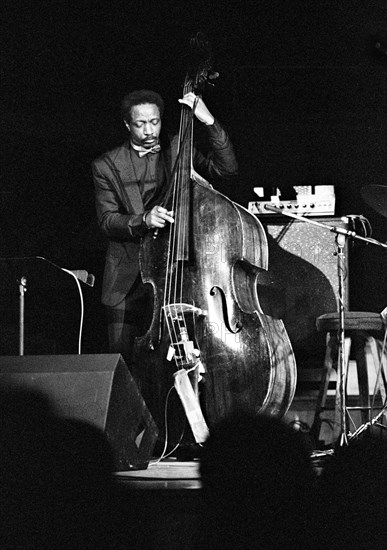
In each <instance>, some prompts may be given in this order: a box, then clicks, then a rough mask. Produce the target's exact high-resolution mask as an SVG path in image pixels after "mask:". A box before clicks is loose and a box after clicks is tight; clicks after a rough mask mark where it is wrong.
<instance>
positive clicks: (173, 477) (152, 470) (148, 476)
mask: <svg viewBox="0 0 387 550" xmlns="http://www.w3.org/2000/svg"><path fill="white" fill-rule="evenodd" d="M332 455H333V451H332V450H327V451H314V452H313V453H312V454H311V461H312V465H313V468H314V469H315V471H316V473H317V475H319V474H320V473H321V471H322V469H323V467H324V464H325V462H326V461H327V460H329V457H331V456H332ZM115 478H116V480H117V481H118V482H119V483H121V484H124V485H128V486H130V488H132V489H151V490H153V489H161V490H163V489H173V490H176V489H177V490H186V489H201V487H202V483H201V479H200V461H199V460H191V461H178V460H176V459H174V458H167V459H164V460H161V461H158V460H157V459H154V460H151V461H150V462H149V465H148V468H147V469H146V470H130V471H127V472H116V473H115Z"/></svg>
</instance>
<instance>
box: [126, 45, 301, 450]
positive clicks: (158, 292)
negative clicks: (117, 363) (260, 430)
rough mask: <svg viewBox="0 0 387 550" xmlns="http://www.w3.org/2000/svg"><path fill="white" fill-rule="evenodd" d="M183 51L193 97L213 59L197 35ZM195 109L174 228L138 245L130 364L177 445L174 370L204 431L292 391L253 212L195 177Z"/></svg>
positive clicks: (183, 146)
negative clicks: (145, 300)
mask: <svg viewBox="0 0 387 550" xmlns="http://www.w3.org/2000/svg"><path fill="white" fill-rule="evenodd" d="M191 46H192V47H194V48H195V49H196V51H199V52H200V54H201V55H200V61H199V62H195V67H194V68H192V67H191V68H189V69H188V71H187V75H186V78H185V81H184V94H185V93H188V92H190V91H193V92H194V93H195V95H196V96H197V97H199V96H200V95H201V92H202V89H203V86H204V84H205V83H206V82H207V80H208V79H209V78H211V76H212V74H213V73H212V72H211V71H212V69H211V55H210V54H209V53H208V51H209V50H208V43H206V42H204V41H203V40H202V39H201V36H200V35H198V36H196V37H195V38H194V39H192V40H191ZM203 52H204V54H205V55H203ZM194 109H195V104H194V106H193V108H192V109H191V108H190V107H187V106H186V105H184V104H183V105H182V109H181V115H180V130H179V146H178V151H177V157H176V161H175V164H174V168H173V170H172V175H171V180H170V182H169V185H168V187H167V192H166V193H165V196H164V199H163V204H162V205H163V206H164V207H165V208H167V209H168V211H173V212H174V218H175V223H173V224H170V225H169V226H168V227H165V228H163V229H159V230H157V231H153V232H149V233H148V234H147V235H145V236H144V237H143V239H142V243H141V250H140V269H141V275H142V279H143V282H144V283H148V284H150V285H152V287H153V296H154V299H153V316H152V321H151V323H150V326H149V328H148V330H147V331H146V333H145V334H144V335H143V336H141V337H139V338H137V339H136V341H135V345H134V361H133V365H131V369H132V372H133V374H134V377H135V379H136V381H137V383H138V385H139V388H140V391H141V393H142V395H143V397H144V400H145V402H146V403H147V406H148V408H149V410H150V412H151V414H152V416H153V418H154V420H155V422H156V424H157V426H158V428H159V431H160V436H159V437H160V438H161V440H162V441H164V443H165V444H167V442H168V444H170V445H172V446H175V447H176V446H178V445H179V443H180V442H181V441H182V438H183V433H184V430H185V429H186V428H187V414H186V410H185V409H184V407H183V404H182V403H181V400H180V399H179V396H178V395H177V394H176V391H175V385H174V380H175V376H176V373H181V372H183V373H184V371H185V372H186V373H187V375H188V377H189V381H190V383H191V385H192V389H193V390H194V394H195V396H197V399H198V403H199V404H200V409H201V411H202V413H203V417H204V419H205V422H206V424H207V425H208V427H209V430H210V431H211V426H214V425H215V424H216V423H217V422H218V421H219V420H221V419H222V418H223V417H225V416H227V415H230V414H232V412H233V411H236V410H238V409H239V410H240V409H243V410H248V411H253V412H254V413H256V414H260V413H265V414H269V415H273V416H276V417H281V416H283V415H284V414H285V413H286V411H287V410H288V408H289V406H290V404H291V402H292V399H293V396H294V391H295V385H296V365H295V359H294V354H293V350H292V347H291V344H290V341H289V338H288V335H287V333H286V330H285V327H284V325H283V322H282V321H281V320H280V319H274V318H272V317H270V316H268V315H266V314H264V312H263V311H262V308H261V305H260V300H259V295H258V284H257V279H258V276H259V273H260V272H261V271H262V270H267V269H268V246H267V238H266V234H265V232H264V229H263V227H262V225H261V223H260V222H259V220H258V219H257V218H256V217H255V216H254V215H252V214H251V213H250V212H249V211H248V210H247V209H245V208H244V207H242V206H240V205H238V204H236V203H235V202H233V201H232V200H230V199H229V198H227V197H226V196H225V195H223V194H222V193H220V192H219V191H217V190H215V189H214V188H213V187H212V185H211V184H210V182H208V181H206V180H205V179H203V178H202V177H201V176H200V175H199V174H197V173H196V172H195V169H194V166H193V163H192V158H193V128H194V126H193V115H194ZM191 427H192V425H191ZM186 432H187V430H186ZM191 435H192V432H191Z"/></svg>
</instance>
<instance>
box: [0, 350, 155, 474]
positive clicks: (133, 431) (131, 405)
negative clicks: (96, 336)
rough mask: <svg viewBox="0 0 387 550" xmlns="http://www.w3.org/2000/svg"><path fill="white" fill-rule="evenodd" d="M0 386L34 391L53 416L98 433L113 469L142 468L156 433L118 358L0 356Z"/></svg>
mask: <svg viewBox="0 0 387 550" xmlns="http://www.w3.org/2000/svg"><path fill="white" fill-rule="evenodd" d="M0 384H1V386H3V387H6V386H7V385H12V386H17V387H21V388H23V389H31V390H34V391H36V390H38V391H40V392H42V393H44V394H45V395H47V396H48V397H49V398H50V400H51V401H52V402H53V405H54V407H55V409H56V411H57V412H58V414H60V415H62V416H65V417H68V418H73V419H77V420H83V421H86V422H89V423H91V424H93V425H95V426H97V427H98V428H100V429H101V430H103V432H104V433H105V435H106V437H107V439H108V441H109V443H110V445H111V447H112V450H113V454H114V460H115V467H116V470H117V471H127V470H130V469H145V468H147V466H148V463H149V459H150V458H151V456H152V452H153V449H154V445H155V443H156V439H157V435H158V430H157V427H156V424H155V422H154V420H153V418H152V416H151V414H150V412H149V410H148V409H147V407H146V404H145V402H144V400H143V398H142V397H141V395H140V392H139V390H138V388H137V385H136V383H135V381H134V379H133V378H132V376H131V374H130V371H129V369H128V367H127V365H126V363H125V361H124V360H123V358H122V357H121V355H119V354H100V355H30V356H18V357H14V356H2V357H0Z"/></svg>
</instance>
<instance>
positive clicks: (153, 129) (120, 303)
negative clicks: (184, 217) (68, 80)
mask: <svg viewBox="0 0 387 550" xmlns="http://www.w3.org/2000/svg"><path fill="white" fill-rule="evenodd" d="M179 102H180V103H182V104H185V105H187V106H188V107H190V108H191V109H194V114H195V116H196V119H197V120H199V121H200V123H201V124H202V125H203V126H204V128H205V131H206V133H207V138H208V152H207V153H206V154H205V153H203V152H201V151H200V150H199V149H198V148H195V149H194V158H193V167H194V169H195V171H196V172H197V173H198V174H199V175H200V176H202V177H204V178H205V179H208V180H210V181H211V180H214V179H217V178H230V177H233V176H235V175H236V174H237V169H238V166H237V161H236V158H235V154H234V150H233V147H232V144H231V142H230V140H229V137H228V135H227V133H226V131H225V130H224V129H223V128H222V127H221V125H220V124H219V122H218V121H217V120H215V118H214V117H213V116H212V114H211V113H210V111H209V110H208V108H207V107H206V105H205V103H204V102H203V100H202V99H201V98H197V97H196V96H195V94H194V93H192V92H189V93H187V94H185V95H184V97H183V98H182V99H180V100H179ZM163 111H164V102H163V100H162V98H161V97H160V95H159V94H157V93H155V92H153V91H150V90H139V91H134V92H132V93H130V94H128V95H126V96H125V97H124V99H123V100H122V104H121V114H122V118H123V121H124V124H125V126H126V128H127V130H128V132H129V139H128V140H127V141H126V142H125V143H123V144H122V145H121V146H120V147H117V148H115V149H113V150H112V151H109V152H107V153H105V154H104V155H102V156H101V157H99V158H98V159H97V160H95V161H94V162H93V163H92V173H93V179H94V185H95V199H96V210H97V218H98V223H99V226H100V227H101V229H102V231H103V233H104V234H105V235H106V236H107V238H108V241H109V245H108V249H107V253H106V262H105V270H104V277H103V288H102V303H103V304H104V305H105V308H106V313H107V323H108V338H109V351H110V352H111V353H120V354H121V355H122V356H123V358H124V359H125V361H126V362H127V363H128V364H129V363H130V359H131V351H132V347H133V342H134V338H135V337H136V336H138V335H141V334H143V333H144V332H145V331H146V329H147V327H148V325H149V323H150V321H151V318H152V306H153V297H152V290H151V287H150V285H144V284H143V283H142V280H141V275H140V268H139V251H140V241H141V237H142V236H144V235H145V234H146V232H148V231H157V230H158V229H160V228H163V227H164V226H165V225H166V224H167V223H173V221H174V219H173V212H169V211H167V209H166V208H164V207H163V206H161V201H162V196H163V194H164V193H165V189H166V186H167V185H168V183H169V181H170V177H171V172H172V170H173V166H174V163H175V160H176V156H177V145H178V138H177V136H175V137H173V138H172V139H169V138H168V136H164V135H163V133H162V132H161V129H162V116H163Z"/></svg>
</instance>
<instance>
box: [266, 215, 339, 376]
mask: <svg viewBox="0 0 387 550" xmlns="http://www.w3.org/2000/svg"><path fill="white" fill-rule="evenodd" d="M262 218H263V217H261V218H260V221H261V223H262V225H263V226H264V228H265V231H266V234H267V238H268V249H269V270H268V272H267V273H262V275H260V276H259V278H258V282H259V285H258V295H259V298H260V300H261V305H262V307H263V309H264V311H265V313H268V314H271V315H273V316H275V317H279V318H281V319H282V320H283V322H284V325H285V328H286V330H287V333H288V335H289V338H290V341H291V343H292V345H293V349H294V351H295V355H296V360H297V365H298V366H301V367H302V366H305V367H308V366H319V367H321V365H322V362H323V358H324V353H325V339H324V338H325V337H324V335H322V334H319V333H317V330H316V317H318V316H319V315H322V314H324V313H329V312H334V311H337V310H338V305H339V278H338V260H337V254H336V253H337V245H336V236H335V233H332V232H331V231H329V229H328V228H327V229H325V228H322V227H319V226H317V225H312V224H309V223H307V222H303V221H300V220H296V219H294V218H292V219H290V218H286V219H285V218H284V217H283V218H282V217H281V218H272V217H270V218H265V219H262ZM313 220H315V221H318V222H319V223H322V224H323V225H327V226H336V227H342V228H345V227H346V225H345V223H344V222H343V221H342V220H341V219H337V218H329V217H325V218H313ZM343 274H344V278H345V289H344V302H345V305H346V306H348V303H347V302H348V250H347V246H346V245H345V247H344V265H343ZM312 363H315V364H314V365H312Z"/></svg>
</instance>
